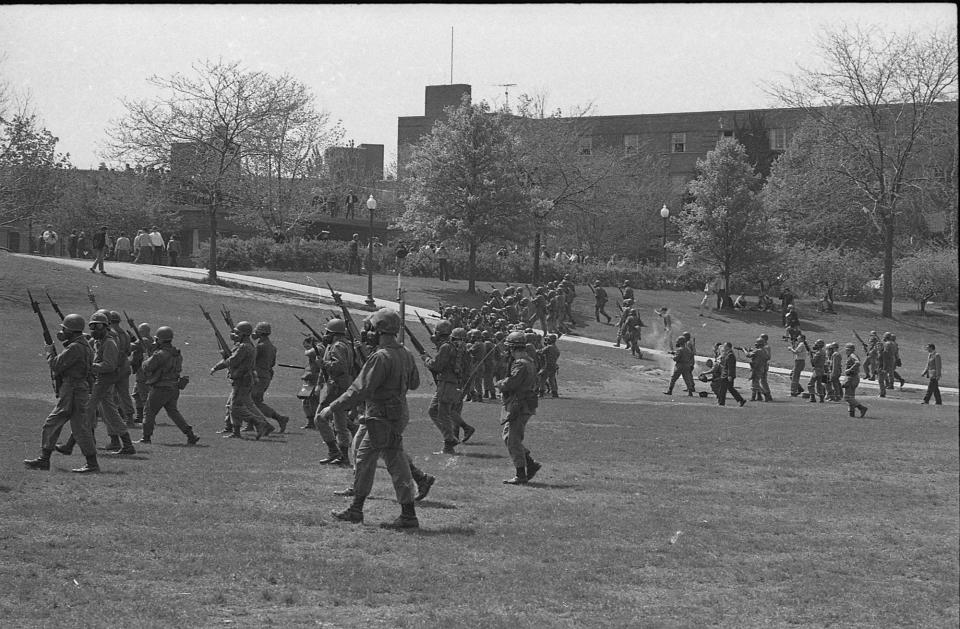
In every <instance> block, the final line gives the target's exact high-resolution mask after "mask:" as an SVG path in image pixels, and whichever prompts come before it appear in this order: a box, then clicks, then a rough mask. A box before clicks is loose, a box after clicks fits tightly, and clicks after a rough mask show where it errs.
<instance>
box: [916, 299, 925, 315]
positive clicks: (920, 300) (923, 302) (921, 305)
mask: <svg viewBox="0 0 960 629" xmlns="http://www.w3.org/2000/svg"><path fill="white" fill-rule="evenodd" d="M918 301H919V304H920V316H921V317H925V316H927V300H926V299H924V298H923V297H921V298H920V299H919V300H918Z"/></svg>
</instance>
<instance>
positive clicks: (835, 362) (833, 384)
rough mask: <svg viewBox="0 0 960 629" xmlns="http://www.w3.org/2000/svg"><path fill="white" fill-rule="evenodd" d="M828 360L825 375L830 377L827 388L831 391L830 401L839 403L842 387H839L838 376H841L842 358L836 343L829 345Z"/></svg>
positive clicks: (841, 396)
mask: <svg viewBox="0 0 960 629" xmlns="http://www.w3.org/2000/svg"><path fill="white" fill-rule="evenodd" d="M828 358H829V359H830V362H829V365H828V368H829V372H828V374H827V375H828V376H829V377H830V383H829V385H828V387H829V388H831V389H832V394H831V397H830V400H831V401H833V402H839V401H840V400H842V399H843V387H842V386H840V376H841V375H843V357H842V356H841V355H840V348H839V346H838V345H837V344H836V343H830V351H829V354H828Z"/></svg>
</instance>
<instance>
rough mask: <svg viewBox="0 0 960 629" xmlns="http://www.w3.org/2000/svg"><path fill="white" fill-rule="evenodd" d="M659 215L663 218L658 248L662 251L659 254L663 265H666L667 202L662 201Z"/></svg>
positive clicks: (668, 210) (668, 214)
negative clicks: (660, 244)
mask: <svg viewBox="0 0 960 629" xmlns="http://www.w3.org/2000/svg"><path fill="white" fill-rule="evenodd" d="M660 217H661V218H662V219H663V246H662V247H661V248H660V249H661V251H662V252H663V253H662V254H661V256H662V260H663V265H664V266H666V265H667V219H668V218H670V208H668V207H667V204H666V203H664V204H663V207H662V208H660Z"/></svg>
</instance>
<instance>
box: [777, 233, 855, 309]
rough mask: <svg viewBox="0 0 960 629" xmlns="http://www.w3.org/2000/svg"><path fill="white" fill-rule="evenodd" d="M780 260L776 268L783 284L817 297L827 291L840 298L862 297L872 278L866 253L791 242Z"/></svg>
mask: <svg viewBox="0 0 960 629" xmlns="http://www.w3.org/2000/svg"><path fill="white" fill-rule="evenodd" d="M780 260H781V263H780V264H779V265H777V266H776V267H774V268H775V269H777V270H778V271H779V272H781V273H782V276H781V278H780V279H781V282H782V283H783V284H785V285H786V284H789V285H790V286H791V287H792V288H795V289H796V290H798V291H799V292H801V293H806V294H807V295H815V296H817V297H821V296H822V295H823V294H824V293H826V292H827V291H830V292H831V295H835V296H836V297H837V298H839V297H841V296H843V295H856V294H859V293H860V292H861V291H862V290H863V287H864V286H865V285H866V284H867V282H868V281H870V280H871V279H872V277H873V276H872V275H871V273H870V267H871V266H872V265H871V264H870V262H871V261H870V260H869V259H867V260H865V259H864V253H863V252H862V251H859V250H857V249H842V248H840V247H830V246H828V247H817V246H813V245H807V244H803V243H794V242H790V243H787V246H785V247H784V250H783V254H782V257H781V258H780ZM864 262H867V264H865V263H864Z"/></svg>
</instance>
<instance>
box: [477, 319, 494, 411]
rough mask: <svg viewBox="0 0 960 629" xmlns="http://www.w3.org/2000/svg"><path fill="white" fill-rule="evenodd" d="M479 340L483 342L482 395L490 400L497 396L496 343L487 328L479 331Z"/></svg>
mask: <svg viewBox="0 0 960 629" xmlns="http://www.w3.org/2000/svg"><path fill="white" fill-rule="evenodd" d="M480 340H481V342H482V343H483V392H482V393H483V396H484V397H488V398H490V399H491V400H493V399H495V398H496V397H497V390H496V387H495V386H494V382H493V380H494V371H495V370H496V367H497V352H496V344H495V343H494V342H493V338H492V337H491V335H490V331H489V330H484V331H482V332H481V333H480Z"/></svg>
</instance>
